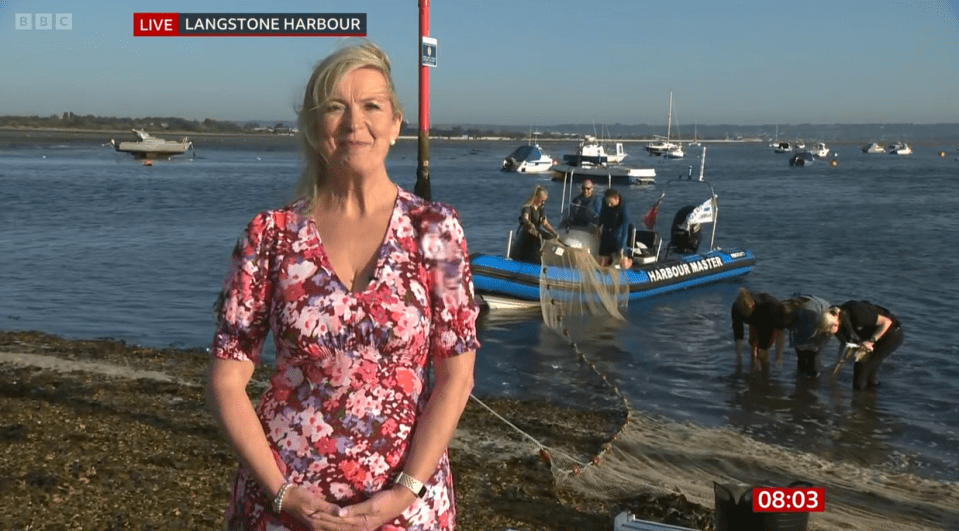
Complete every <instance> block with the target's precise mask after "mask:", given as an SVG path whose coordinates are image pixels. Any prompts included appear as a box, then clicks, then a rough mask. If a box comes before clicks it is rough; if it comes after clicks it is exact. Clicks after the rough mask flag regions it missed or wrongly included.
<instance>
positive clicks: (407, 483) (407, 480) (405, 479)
mask: <svg viewBox="0 0 959 531" xmlns="http://www.w3.org/2000/svg"><path fill="white" fill-rule="evenodd" d="M396 482H397V483H398V484H400V485H403V486H404V487H406V488H407V489H409V490H410V491H411V492H412V493H413V494H416V497H417V498H422V497H423V496H425V495H426V485H424V484H423V482H422V481H420V480H418V479H416V478H414V477H413V476H410V475H408V474H406V473H405V472H400V474H399V475H398V476H396Z"/></svg>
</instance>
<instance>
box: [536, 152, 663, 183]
mask: <svg viewBox="0 0 959 531" xmlns="http://www.w3.org/2000/svg"><path fill="white" fill-rule="evenodd" d="M550 169H551V170H552V171H553V180H554V181H569V182H574V183H578V182H582V181H585V180H586V179H590V180H593V181H597V182H606V183H607V184H608V185H609V186H612V185H614V184H619V185H646V184H653V183H655V182H656V169H655V168H634V167H629V166H613V165H611V164H609V161H608V160H607V159H606V157H596V156H592V157H591V156H586V155H563V164H556V165H555V166H553V167H552V168H550Z"/></svg>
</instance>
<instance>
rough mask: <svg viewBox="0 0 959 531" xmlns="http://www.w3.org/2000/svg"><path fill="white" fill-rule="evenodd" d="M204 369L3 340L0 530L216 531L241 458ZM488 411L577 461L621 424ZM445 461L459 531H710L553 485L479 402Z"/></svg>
mask: <svg viewBox="0 0 959 531" xmlns="http://www.w3.org/2000/svg"><path fill="white" fill-rule="evenodd" d="M207 362H208V360H207V354H206V353H205V352H204V351H202V350H175V349H152V348H144V347H139V346H132V345H127V344H124V343H122V342H117V341H113V340H109V339H98V340H82V341H78V340H64V339H61V338H58V337H54V336H48V335H44V334H40V333H37V332H3V331H0V492H3V496H0V529H11V530H27V529H29V530H32V531H33V530H45V529H51V530H53V529H57V530H60V529H69V530H81V529H101V530H102V529H156V530H161V529H197V530H200V529H204V530H205V529H220V528H222V525H223V510H224V508H225V506H226V501H227V496H228V488H229V484H230V477H231V475H232V473H233V472H234V470H235V468H236V458H235V456H234V455H233V454H232V452H231V450H230V448H229V447H228V445H227V444H226V443H225V442H224V441H223V439H222V437H221V436H220V433H219V432H218V429H217V427H216V425H215V423H214V421H213V419H212V417H211V416H210V414H209V413H208V412H207V410H206V407H205V404H204V402H203V387H202V385H203V378H204V374H205V371H206V367H207ZM267 370H268V368H262V369H259V370H258V372H257V374H256V375H255V379H256V380H258V381H265V380H266V376H267V372H266V371H267ZM251 387H253V389H251V393H254V394H255V393H256V392H257V389H256V386H251ZM483 402H484V403H486V404H487V405H489V406H490V407H491V408H492V409H493V410H495V411H496V412H497V413H498V414H500V415H502V416H503V417H505V418H507V419H509V421H510V422H511V423H513V424H514V425H515V426H517V427H518V428H520V429H522V430H523V431H524V432H526V433H527V434H529V435H532V436H533V437H535V438H536V439H537V440H539V441H540V442H541V443H543V444H546V445H547V446H549V447H551V448H559V449H562V451H563V452H565V453H567V454H570V455H574V456H581V457H582V459H583V461H584V462H588V461H589V460H590V459H591V456H593V455H596V454H597V453H599V452H600V451H601V449H602V447H603V445H604V444H605V443H607V442H609V438H610V437H611V435H612V434H613V433H614V432H615V431H616V429H617V426H618V425H619V423H620V421H621V420H622V412H618V411H595V410H592V411H575V410H569V409H564V408H558V407H556V406H554V405H551V404H541V403H526V402H517V401H509V400H499V399H483ZM450 456H451V461H452V465H453V472H454V477H455V480H456V489H457V510H458V514H459V522H460V525H459V527H458V529H460V530H462V531H474V530H475V531H480V530H482V531H502V530H506V529H514V530H517V531H546V530H611V529H612V528H613V524H612V522H613V518H614V517H615V516H616V515H617V514H618V513H620V512H621V511H624V510H626V511H629V512H630V513H632V514H634V515H636V516H637V517H638V518H642V519H647V520H651V521H656V522H665V523H669V524H672V525H681V526H685V527H690V528H693V529H700V530H704V531H707V530H711V529H712V528H713V511H712V508H707V507H703V506H701V505H697V504H694V503H691V502H688V501H687V500H686V499H685V498H683V496H681V495H679V494H676V495H662V496H653V495H640V496H635V497H632V498H628V499H617V500H598V499H591V498H587V497H584V496H582V495H580V494H576V493H572V492H567V491H565V490H563V489H560V488H557V486H556V484H555V483H554V481H553V476H552V475H551V473H550V470H549V466H548V465H547V463H546V462H545V461H544V460H543V459H541V458H540V457H539V455H538V448H537V447H536V445H535V444H532V443H530V442H528V440H527V439H526V438H525V437H524V436H522V435H520V434H519V433H518V432H517V431H516V430H515V429H513V428H511V427H510V426H508V425H507V424H506V423H505V422H503V421H502V420H500V419H497V418H496V417H494V416H493V415H492V414H490V413H489V412H488V411H487V409H486V408H484V407H481V406H479V405H478V404H477V403H476V402H474V401H471V402H470V404H469V406H468V407H467V409H466V412H465V413H464V415H463V418H462V420H461V421H460V426H459V428H458V429H457V434H456V436H455V437H454V440H453V441H452V442H451V444H450Z"/></svg>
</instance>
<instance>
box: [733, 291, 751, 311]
mask: <svg viewBox="0 0 959 531" xmlns="http://www.w3.org/2000/svg"><path fill="white" fill-rule="evenodd" d="M754 306H756V299H754V298H753V294H752V293H750V292H749V290H747V289H746V288H743V287H740V288H739V293H737V294H736V300H735V301H733V309H734V310H736V312H737V313H739V315H742V316H743V317H749V316H750V315H752V314H753V307H754Z"/></svg>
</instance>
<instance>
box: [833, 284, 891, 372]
mask: <svg viewBox="0 0 959 531" xmlns="http://www.w3.org/2000/svg"><path fill="white" fill-rule="evenodd" d="M827 319H828V325H829V331H830V332H831V333H833V334H835V335H836V338H837V339H839V343H840V344H839V356H840V358H841V356H843V354H844V353H845V351H846V343H858V344H859V345H860V347H861V348H862V349H864V350H865V351H866V352H867V353H868V355H867V356H866V357H865V358H863V359H861V360H857V361H856V363H855V365H854V366H853V376H852V387H853V389H856V390H860V389H864V388H866V387H874V386H877V385H879V366H880V365H881V364H882V362H883V361H884V360H885V359H886V358H888V357H889V356H890V355H891V354H892V353H893V352H895V350H896V349H897V348H899V346H900V345H902V340H903V336H902V328H901V326H900V323H899V319H898V318H897V317H896V316H895V315H893V314H892V312H890V311H889V310H887V309H885V308H883V307H882V306H879V305H876V304H873V303H871V302H868V301H847V302H844V303H843V304H842V305H840V306H833V307H831V308H829V310H828V315H827Z"/></svg>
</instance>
